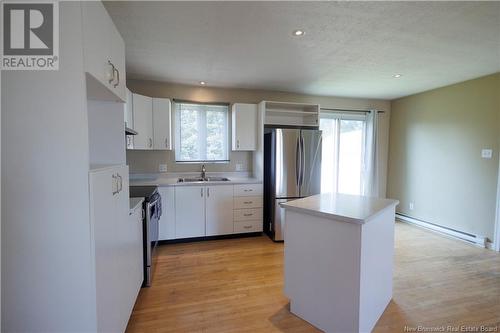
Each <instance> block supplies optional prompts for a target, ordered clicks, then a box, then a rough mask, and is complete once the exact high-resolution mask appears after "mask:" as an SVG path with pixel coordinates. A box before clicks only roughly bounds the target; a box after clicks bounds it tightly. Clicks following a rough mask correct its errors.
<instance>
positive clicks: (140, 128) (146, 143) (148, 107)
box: [132, 94, 153, 149]
mask: <svg viewBox="0 0 500 333" xmlns="http://www.w3.org/2000/svg"><path fill="white" fill-rule="evenodd" d="M132 105H133V117H134V130H136V131H137V133H138V134H137V135H135V136H134V149H153V99H152V98H151V97H148V96H143V95H139V94H132Z"/></svg>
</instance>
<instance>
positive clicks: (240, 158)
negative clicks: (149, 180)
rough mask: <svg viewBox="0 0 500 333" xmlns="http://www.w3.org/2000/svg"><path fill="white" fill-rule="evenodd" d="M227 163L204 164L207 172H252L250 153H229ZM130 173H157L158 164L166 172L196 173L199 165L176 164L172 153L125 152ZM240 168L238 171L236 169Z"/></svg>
mask: <svg viewBox="0 0 500 333" xmlns="http://www.w3.org/2000/svg"><path fill="white" fill-rule="evenodd" d="M229 159H230V161H229V162H228V163H205V167H206V169H207V172H234V171H247V172H251V171H252V153H251V152H235V151H230V152H229ZM127 164H128V165H129V168H130V169H129V170H130V173H158V172H159V167H160V164H166V165H167V172H197V171H200V170H201V165H200V164H192V163H176V162H175V154H174V151H165V150H162V151H160V150H158V151H150V150H149V151H148V150H127ZM237 165H238V166H241V168H239V169H238V170H236V167H237Z"/></svg>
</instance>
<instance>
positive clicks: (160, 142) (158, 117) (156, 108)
mask: <svg viewBox="0 0 500 333" xmlns="http://www.w3.org/2000/svg"><path fill="white" fill-rule="evenodd" d="M171 105H172V103H171V102H170V100H169V99H167V98H153V134H154V137H153V148H154V149H155V150H172V131H171V128H172V106H171Z"/></svg>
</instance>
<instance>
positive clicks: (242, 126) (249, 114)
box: [231, 103, 257, 150]
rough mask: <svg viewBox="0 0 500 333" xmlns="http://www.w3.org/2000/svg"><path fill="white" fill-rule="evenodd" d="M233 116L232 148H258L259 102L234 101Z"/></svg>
mask: <svg viewBox="0 0 500 333" xmlns="http://www.w3.org/2000/svg"><path fill="white" fill-rule="evenodd" d="M231 118H232V149H233V150H256V149H257V104H245V103H234V104H233V107H232V112H231Z"/></svg>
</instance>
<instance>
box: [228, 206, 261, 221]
mask: <svg viewBox="0 0 500 333" xmlns="http://www.w3.org/2000/svg"><path fill="white" fill-rule="evenodd" d="M233 219H234V221H247V220H261V221H262V208H255V209H236V210H234V214H233Z"/></svg>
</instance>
